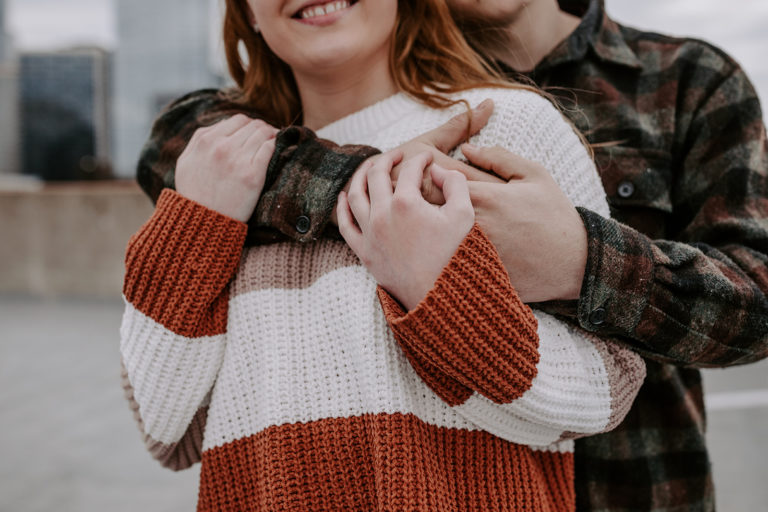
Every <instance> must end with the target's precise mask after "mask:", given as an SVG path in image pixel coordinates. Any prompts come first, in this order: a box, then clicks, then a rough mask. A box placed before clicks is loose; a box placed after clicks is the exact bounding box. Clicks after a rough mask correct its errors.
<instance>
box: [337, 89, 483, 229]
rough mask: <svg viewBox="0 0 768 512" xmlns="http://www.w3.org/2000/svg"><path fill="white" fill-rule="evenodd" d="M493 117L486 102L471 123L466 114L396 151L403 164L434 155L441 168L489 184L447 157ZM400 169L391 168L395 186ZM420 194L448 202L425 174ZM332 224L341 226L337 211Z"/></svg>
mask: <svg viewBox="0 0 768 512" xmlns="http://www.w3.org/2000/svg"><path fill="white" fill-rule="evenodd" d="M491 114H493V101H492V100H490V99H487V100H485V101H483V102H482V103H480V104H479V105H478V106H477V107H476V108H474V109H472V113H471V118H470V120H469V123H467V114H466V113H461V114H457V115H455V116H454V117H452V118H451V119H449V120H448V121H447V122H446V123H444V124H442V125H440V126H438V127H437V128H435V129H434V130H431V131H428V132H427V133H424V134H422V135H419V136H418V137H416V138H415V139H412V140H410V141H408V142H406V143H404V144H402V145H401V146H399V147H398V148H396V150H397V151H399V152H400V153H401V154H402V155H403V160H402V162H404V161H406V160H409V159H411V158H413V157H415V156H417V155H420V154H423V153H430V154H431V155H432V161H433V162H434V163H435V164H437V165H438V166H440V167H443V168H445V169H453V170H459V171H461V172H462V174H464V175H465V176H467V178H468V179H472V180H476V181H490V180H492V179H493V177H491V176H488V174H487V173H485V172H483V171H479V170H477V169H474V168H473V167H471V166H469V165H467V164H465V163H464V162H460V161H459V160H456V159H453V158H451V157H449V156H447V155H446V153H448V152H450V151H451V150H453V149H454V148H455V147H457V146H458V145H459V144H461V143H462V142H465V141H466V140H467V139H468V138H469V137H471V136H473V135H475V134H476V133H477V132H479V131H480V130H481V129H482V128H483V127H484V126H485V125H486V123H487V122H488V119H489V118H490V117H491ZM380 158H384V156H383V155H376V156H373V157H371V158H369V159H368V160H366V161H365V162H363V163H362V164H360V167H358V171H355V172H356V173H357V172H360V171H362V170H363V169H367V168H368V166H369V165H370V164H371V162H375V161H376V160H378V159H380ZM401 165H402V163H400V164H398V165H395V166H394V167H393V168H392V176H391V177H392V181H393V182H395V183H396V182H397V178H398V176H399V174H400V168H401ZM350 183H351V180H350V182H348V183H347V186H346V187H344V191H345V192H349V184H350ZM421 193H422V195H423V196H424V198H425V199H426V200H427V201H429V202H430V203H432V204H443V203H444V202H445V198H444V197H443V193H442V190H441V189H440V187H437V186H435V184H434V183H433V182H432V179H431V177H430V174H429V173H425V175H424V178H423V180H422V183H421ZM331 222H333V223H334V224H336V225H338V221H337V219H336V209H335V208H334V210H333V213H332V214H331Z"/></svg>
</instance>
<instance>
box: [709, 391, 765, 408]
mask: <svg viewBox="0 0 768 512" xmlns="http://www.w3.org/2000/svg"><path fill="white" fill-rule="evenodd" d="M704 403H705V404H706V406H707V409H708V410H710V411H724V410H731V409H758V408H761V407H768V389H755V390H750V391H730V392H722V393H707V394H705V395H704Z"/></svg>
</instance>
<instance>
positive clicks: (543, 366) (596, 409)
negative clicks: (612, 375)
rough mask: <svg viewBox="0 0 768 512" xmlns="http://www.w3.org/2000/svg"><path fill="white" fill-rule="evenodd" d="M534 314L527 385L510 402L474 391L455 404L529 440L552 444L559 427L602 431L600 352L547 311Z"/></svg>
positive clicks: (604, 395) (604, 385) (606, 389)
mask: <svg viewBox="0 0 768 512" xmlns="http://www.w3.org/2000/svg"><path fill="white" fill-rule="evenodd" d="M534 314H535V315H536V318H537V319H538V322H539V328H538V332H539V336H540V342H539V354H540V360H539V365H538V368H537V374H536V378H534V379H533V384H532V386H531V388H530V389H529V390H528V391H526V392H525V393H524V394H523V396H522V397H520V398H518V399H517V400H515V401H514V402H513V403H511V404H506V405H498V404H494V403H492V402H491V401H490V400H488V399H487V398H485V397H483V396H480V395H477V394H475V395H473V396H472V397H471V398H470V399H469V400H467V402H466V403H464V404H462V405H460V406H458V407H457V409H459V410H460V411H461V413H462V414H463V415H464V416H465V417H467V418H470V419H471V420H472V421H473V422H474V423H475V424H477V425H481V426H482V427H483V429H485V430H488V431H489V432H493V433H494V434H496V435H497V436H499V437H503V438H505V439H514V440H515V441H516V442H519V443H524V444H530V445H546V444H550V443H552V442H554V441H555V440H557V439H559V438H560V436H561V435H562V434H563V431H568V432H573V433H577V432H578V433H596V432H601V431H603V430H604V429H605V427H606V425H607V424H608V421H609V420H610V415H611V390H610V382H609V380H608V373H607V371H606V369H605V364H604V362H603V359H602V357H601V356H600V354H599V353H598V351H597V350H596V349H595V347H594V346H593V345H592V343H591V342H590V341H588V340H587V339H585V338H584V337H583V336H581V335H580V334H579V331H577V330H576V329H575V328H573V327H571V326H570V325H568V324H565V323H563V322H560V321H559V320H557V319H556V318H554V317H553V316H551V315H548V314H546V313H542V312H540V311H535V312H534ZM511 429H512V430H511ZM521 436H522V437H521Z"/></svg>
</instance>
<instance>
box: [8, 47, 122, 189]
mask: <svg viewBox="0 0 768 512" xmlns="http://www.w3.org/2000/svg"><path fill="white" fill-rule="evenodd" d="M19 91H20V110H21V161H22V170H23V172H24V173H25V174H32V175H36V176H39V177H40V178H43V179H46V180H79V179H93V178H104V177H108V176H109V175H110V174H111V172H110V164H109V161H110V158H111V151H110V145H111V132H110V122H111V120H110V115H109V114H110V105H109V91H110V55H109V54H108V53H107V52H105V51H104V50H101V49H98V48H77V49H71V50H63V51H58V52H35V53H23V54H21V55H20V57H19Z"/></svg>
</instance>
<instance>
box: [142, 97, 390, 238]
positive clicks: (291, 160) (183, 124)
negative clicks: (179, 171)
mask: <svg viewBox="0 0 768 512" xmlns="http://www.w3.org/2000/svg"><path fill="white" fill-rule="evenodd" d="M235 114H245V115H247V116H250V117H254V118H258V117H259V115H258V113H257V112H255V111H253V110H251V109H249V108H248V107H247V106H246V105H244V104H243V103H242V102H240V101H238V97H237V95H236V93H235V92H233V91H227V90H217V89H203V90H199V91H194V92H192V93H189V94H187V95H185V96H183V97H181V98H179V99H178V100H176V101H175V102H173V103H171V104H170V105H169V106H168V107H167V108H166V109H165V110H164V111H163V112H162V113H161V114H160V116H159V117H158V118H157V119H156V120H155V122H154V124H153V127H152V132H151V134H150V137H149V140H147V142H146V143H145V145H144V148H143V149H142V152H141V155H140V157H139V162H138V165H137V171H136V174H137V179H138V182H139V184H140V185H141V187H142V189H143V190H144V191H145V192H146V193H147V195H148V196H149V197H150V198H151V199H152V201H153V202H156V201H157V199H158V197H159V196H160V192H161V191H162V190H163V189H164V188H171V189H173V188H174V172H175V168H176V160H177V159H178V157H179V155H181V153H182V151H184V148H185V147H186V145H187V143H188V142H189V140H190V139H191V138H192V135H193V134H194V132H195V130H197V129H198V128H201V127H204V126H210V125H212V124H215V123H217V122H219V121H222V120H224V119H226V118H228V117H231V116H233V115H235ZM378 152H379V151H378V150H377V149H375V148H370V147H367V146H357V145H345V146H339V145H337V144H334V143H333V142H331V141H328V140H324V139H319V138H317V136H316V135H315V134H314V132H312V130H310V129H308V128H304V127H297V126H292V127H288V128H285V129H283V130H281V131H280V132H279V133H278V135H277V138H276V145H275V153H274V155H273V157H272V160H271V161H270V164H269V167H268V169H267V178H266V182H265V185H264V191H263V193H262V196H261V199H260V201H259V203H258V204H257V206H256V210H255V211H254V213H253V215H252V217H251V218H250V219H249V221H248V235H247V238H246V245H254V244H258V243H264V242H272V241H277V240H296V241H300V242H306V241H311V240H316V239H318V238H319V237H320V236H321V235H322V234H323V233H324V231H325V230H326V227H327V225H328V221H329V219H330V215H331V212H332V211H333V207H334V205H335V203H336V197H337V195H338V193H339V192H340V191H341V189H342V188H343V187H344V185H346V183H347V181H348V180H349V178H350V177H351V176H352V174H353V173H354V171H355V169H357V167H358V166H359V165H360V164H361V163H362V162H363V161H364V160H365V159H366V158H368V157H370V156H372V155H375V154H377V153H378Z"/></svg>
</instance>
